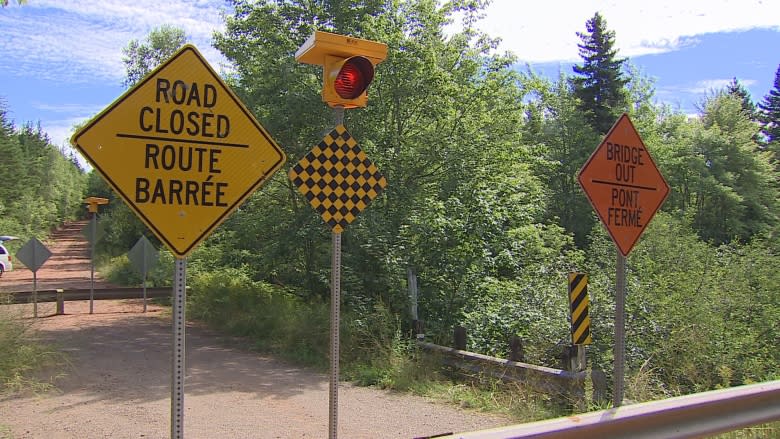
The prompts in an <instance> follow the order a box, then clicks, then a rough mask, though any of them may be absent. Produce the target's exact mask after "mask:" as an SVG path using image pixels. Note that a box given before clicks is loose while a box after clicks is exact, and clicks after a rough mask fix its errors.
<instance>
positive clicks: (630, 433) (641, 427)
mask: <svg viewBox="0 0 780 439" xmlns="http://www.w3.org/2000/svg"><path fill="white" fill-rule="evenodd" d="M777 420H780V380H779V381H769V382H766V383H759V384H751V385H746V386H740V387H732V388H729V389H722V390H714V391H710V392H704V393H696V394H693V395H686V396H680V397H676V398H669V399H664V400H660V401H652V402H646V403H641V404H634V405H626V406H622V407H618V408H615V409H609V410H602V411H598V412H592V413H584V414H580V415H574V416H569V417H565V418H558V419H551V420H548V421H539V422H532V423H528V424H520V425H514V426H508V427H502V428H494V429H490V430H482V431H474V432H470V433H459V434H450V435H443V436H437V437H441V438H457V439H472V438H479V439H509V438H512V439H515V438H517V439H520V438H535V439H544V438H556V439H582V438H610V439H629V438H630V439H651V438H652V439H658V438H664V439H683V438H697V437H706V436H709V435H713V434H718V433H724V432H728V431H732V430H736V429H739V428H743V427H749V426H751V425H758V424H764V423H768V422H773V421H777ZM767 437H769V436H767Z"/></svg>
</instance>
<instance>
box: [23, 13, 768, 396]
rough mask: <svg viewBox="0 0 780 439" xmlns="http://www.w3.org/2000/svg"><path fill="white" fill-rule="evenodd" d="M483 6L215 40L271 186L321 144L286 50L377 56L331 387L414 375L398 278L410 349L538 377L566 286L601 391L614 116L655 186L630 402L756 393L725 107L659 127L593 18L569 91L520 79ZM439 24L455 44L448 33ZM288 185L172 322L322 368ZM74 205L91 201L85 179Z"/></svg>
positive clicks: (742, 149) (751, 226) (737, 178)
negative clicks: (322, 43)
mask: <svg viewBox="0 0 780 439" xmlns="http://www.w3.org/2000/svg"><path fill="white" fill-rule="evenodd" d="M483 3H484V2H481V1H453V2H444V3H441V4H440V3H438V2H435V1H432V0H402V1H368V2H314V3H312V2H306V1H295V0H293V1H272V0H261V1H258V2H250V1H243V0H236V1H234V2H233V11H234V13H233V14H232V15H231V16H227V17H226V26H225V31H224V33H221V34H218V35H216V36H215V46H216V47H217V48H218V49H219V50H220V51H222V52H223V54H225V56H226V57H227V59H228V60H230V61H231V63H232V64H233V65H234V66H235V69H234V70H233V72H232V73H231V74H230V76H229V77H228V78H227V80H228V82H229V83H230V84H231V85H232V87H233V88H234V90H235V91H236V93H237V94H238V95H239V96H240V97H241V99H242V101H243V102H244V103H245V104H246V105H247V107H248V108H249V109H250V110H251V111H252V112H253V113H254V114H255V115H256V117H257V118H258V120H259V121H260V122H261V124H262V125H263V126H264V127H265V128H266V129H267V130H268V131H269V132H270V133H271V134H272V136H273V137H274V139H275V140H276V141H277V143H279V144H280V145H281V146H282V147H283V148H284V150H285V152H286V153H287V155H288V157H289V162H288V164H287V166H292V165H293V164H294V163H295V162H297V161H298V160H299V159H300V157H301V156H303V155H304V154H306V152H308V151H309V150H310V149H311V148H312V147H313V146H314V145H315V144H316V143H318V142H319V141H320V139H321V138H322V136H323V133H324V132H326V131H329V130H330V128H332V124H333V123H332V118H333V116H332V115H331V112H330V110H329V109H328V108H327V106H326V105H324V104H323V103H322V102H321V99H320V97H319V96H318V94H319V90H320V87H321V83H322V82H321V81H322V79H321V68H320V67H318V66H311V65H303V64H299V63H297V62H296V61H295V60H294V53H295V51H296V50H297V48H298V47H300V45H301V44H302V43H303V42H304V41H305V40H306V38H308V37H309V36H310V35H311V34H312V32H313V31H314V30H315V29H318V30H326V31H333V32H337V33H341V34H348V35H354V36H357V37H362V38H367V39H370V40H376V41H382V42H385V43H386V44H387V45H388V57H387V59H386V60H385V61H384V62H383V63H382V64H380V65H379V66H377V71H376V78H375V80H374V82H373V84H372V85H371V87H370V88H369V90H368V93H369V105H368V107H367V108H365V109H361V110H350V111H349V112H347V114H346V116H345V119H346V126H347V127H348V129H349V130H350V132H351V133H352V134H353V135H354V137H355V138H356V139H357V140H358V143H359V144H360V146H361V148H363V149H364V151H366V153H367V155H368V156H369V157H370V158H371V159H372V160H373V161H374V162H375V163H377V165H378V167H379V168H380V169H381V170H382V172H383V173H384V174H385V176H386V177H387V179H388V183H389V185H388V188H387V189H386V190H385V192H384V193H383V194H382V195H381V196H380V197H379V198H378V199H376V200H375V201H374V202H373V203H372V205H371V206H369V207H368V208H367V209H366V210H365V211H364V212H362V213H361V214H360V216H359V218H358V219H357V220H356V221H355V222H354V223H352V224H351V225H350V226H349V227H348V228H347V230H346V231H345V232H344V233H343V234H342V279H341V287H342V288H341V289H342V297H343V300H344V314H343V316H342V321H341V325H342V326H341V329H342V336H343V343H342V359H343V360H345V361H346V363H347V364H348V365H349V367H347V369H346V371H347V374H348V375H349V376H350V377H352V378H354V379H356V380H358V381H360V382H362V383H366V384H376V385H380V386H385V387H393V388H414V387H415V386H416V385H415V384H411V383H412V382H413V381H414V377H417V376H422V373H421V372H420V369H419V365H420V364H422V363H421V358H420V357H419V355H418V353H417V352H416V351H415V350H414V349H413V348H412V347H411V344H410V342H409V341H408V339H407V338H406V333H407V332H408V320H409V317H410V316H409V315H408V311H407V309H408V308H409V303H408V300H409V299H408V297H407V291H406V285H405V278H406V276H405V273H406V270H407V268H410V267H411V268H413V269H414V271H415V272H416V273H417V274H418V284H419V303H418V311H419V315H420V318H421V319H423V320H424V321H425V322H426V334H428V336H429V338H430V339H432V340H435V341H438V342H441V343H444V344H448V343H449V340H450V338H451V333H452V328H453V326H455V325H463V326H465V327H467V329H468V332H469V348H470V349H473V350H476V351H478V352H482V353H486V354H494V355H497V356H504V355H505V353H506V349H507V341H508V339H509V337H510V336H512V335H519V336H521V337H522V339H523V341H524V345H525V353H526V356H527V358H528V359H529V360H531V361H534V362H538V363H539V364H544V365H548V366H554V367H558V366H559V362H558V354H559V351H560V349H561V347H562V345H564V344H568V343H569V337H570V335H569V333H568V331H569V323H568V301H567V298H566V274H567V272H569V271H573V270H577V271H586V272H587V273H589V275H590V279H591V280H590V286H589V291H590V294H591V312H590V315H591V319H592V332H593V338H594V344H593V345H591V346H590V347H589V348H588V352H589V353H588V356H589V362H590V364H591V366H593V367H596V368H600V369H602V370H604V371H606V372H608V373H611V372H610V371H611V370H612V360H613V359H612V355H613V353H612V348H613V343H614V342H613V340H614V332H615V328H614V288H615V287H614V285H615V273H614V271H615V270H614V267H615V249H614V245H613V243H612V242H611V241H610V238H609V236H608V235H607V234H606V232H605V231H604V229H603V227H602V226H601V224H597V223H596V217H595V215H594V214H593V213H592V209H591V208H590V206H589V205H588V203H587V200H586V198H585V197H584V196H583V195H582V194H581V191H580V188H579V186H578V184H577V182H576V175H577V172H578V171H579V169H580V168H581V166H582V164H583V163H584V162H585V160H587V158H588V157H589V155H590V153H591V152H592V151H593V149H594V148H595V147H596V146H597V145H598V143H599V142H600V140H601V136H602V135H603V134H604V133H605V132H606V131H607V130H608V129H609V128H610V127H611V126H612V124H613V123H614V122H615V120H616V119H617V114H618V113H621V112H623V111H627V112H628V113H629V114H630V115H631V118H632V120H633V122H634V124H635V125H636V126H637V129H638V131H639V132H640V134H641V136H642V139H643V141H644V143H645V145H646V146H647V148H648V150H649V151H650V153H651V154H652V155H653V157H654V160H655V161H656V163H657V164H658V166H659V168H660V170H661V173H662V174H663V175H664V176H665V178H666V179H667V181H668V182H669V184H670V186H671V187H672V192H671V194H670V196H669V199H668V200H667V201H666V203H665V205H664V206H663V211H662V212H661V213H659V214H658V215H657V216H656V218H655V219H654V221H653V222H652V223H651V224H650V226H649V228H648V229H647V231H646V232H645V234H644V237H643V238H642V240H641V241H640V242H639V244H638V245H637V246H636V248H635V249H634V250H633V252H632V255H631V257H630V258H629V261H628V276H627V315H628V318H627V324H626V330H627V338H626V340H627V367H628V371H629V374H628V376H630V377H632V383H631V385H629V386H628V390H629V392H630V393H631V394H630V396H629V397H633V398H637V399H644V398H647V397H653V396H657V395H670V394H676V393H681V392H690V391H695V390H699V389H709V388H715V387H719V386H727V385H734V384H739V383H744V382H751V381H758V380H764V379H770V378H773V377H776V375H777V372H776V371H777V368H778V364H780V362H779V361H778V360H779V359H778V357H777V354H776V353H775V352H774V351H775V350H774V349H772V346H776V345H777V343H778V340H777V337H776V336H777V334H778V333H779V332H780V331H778V328H777V326H776V322H777V321H779V320H780V319H778V317H780V316H778V315H777V314H778V312H779V311H778V310H779V309H780V306H778V303H777V299H776V297H777V295H776V294H775V293H773V291H776V290H777V287H778V285H777V283H778V279H777V275H776V274H775V273H774V272H773V271H772V267H774V266H776V265H777V258H778V253H777V252H778V251H780V248H779V247H778V244H777V240H776V239H775V237H776V234H777V232H778V221H777V215H778V205H777V199H778V197H777V178H778V174H777V170H776V169H773V167H772V166H771V165H772V162H771V159H772V157H771V156H770V153H769V152H767V150H770V151H771V145H770V148H766V145H764V144H763V143H762V142H761V141H760V140H757V139H760V136H757V134H758V133H759V128H760V127H759V126H758V125H757V124H756V122H754V121H751V118H750V116H749V115H748V114H746V112H745V100H744V96H742V95H741V94H740V90H739V89H738V87H736V88H735V87H732V89H733V90H724V91H721V92H718V93H716V94H714V95H713V96H710V97H709V98H708V99H707V100H706V101H705V103H704V105H703V106H702V110H703V111H702V114H701V116H700V117H699V118H696V119H691V120H689V119H688V118H687V117H686V116H685V115H683V114H679V113H675V112H673V111H672V110H671V109H669V108H667V107H661V106H657V105H655V104H654V103H653V102H652V96H653V85H652V82H651V81H650V80H648V79H647V78H644V77H643V76H642V75H641V73H640V72H638V71H637V70H636V69H635V68H632V67H631V66H630V65H626V63H625V61H626V60H623V59H617V58H616V52H615V51H614V49H613V45H614V38H615V35H614V33H613V32H611V31H609V30H608V29H607V27H606V22H605V21H604V20H603V18H602V17H601V16H600V15H598V14H596V15H595V16H594V17H593V18H592V19H591V20H589V21H588V22H587V23H586V29H587V32H586V33H582V34H579V35H580V38H581V40H582V44H581V45H580V47H581V54H582V56H583V61H584V63H583V65H582V66H578V67H577V69H578V70H575V72H576V73H577V74H578V75H579V76H578V77H571V76H567V75H564V74H561V76H560V77H559V78H558V79H557V81H553V82H550V81H547V80H544V79H542V78H540V77H538V76H536V75H534V74H533V72H527V73H520V72H519V71H518V70H517V69H516V67H515V66H514V64H515V62H516V60H515V59H514V57H513V56H512V55H511V54H498V53H497V52H496V50H495V49H496V47H497V45H496V41H494V40H492V39H491V38H489V37H488V36H487V35H483V34H480V33H479V32H477V31H475V30H474V26H473V25H474V23H475V20H476V19H477V17H478V16H479V14H480V12H481V10H482V8H483V7H484V4H483ZM458 14H459V15H460V16H462V17H464V18H463V30H462V31H461V32H459V33H455V34H452V35H448V34H446V33H445V32H444V26H445V25H447V24H449V23H451V22H452V20H453V19H454V17H456V16H458ZM735 84H736V81H735ZM583 110H585V111H583ZM766 126H767V125H765V126H764V127H765V128H766ZM11 160H15V158H14V157H12V156H9V161H11ZM285 174H286V173H285V172H284V170H283V171H281V172H279V173H278V174H277V175H275V176H274V177H273V178H271V179H270V180H269V181H268V182H267V184H266V185H265V187H264V188H263V189H262V190H261V191H258V192H257V193H255V194H253V195H252V196H251V197H250V198H249V199H248V200H247V201H246V202H245V203H244V204H243V205H242V206H241V207H240V208H239V209H238V210H237V211H236V212H235V213H234V214H233V215H231V217H230V218H228V219H227V220H226V221H225V222H224V223H223V224H222V225H221V226H220V227H219V228H218V229H217V230H216V231H215V232H214V233H213V234H212V236H210V237H209V238H208V239H207V240H206V241H205V242H204V243H203V244H201V245H200V246H199V247H198V249H197V250H196V251H195V252H194V253H193V254H192V255H191V257H190V258H188V273H189V276H190V279H192V280H193V282H192V283H191V284H192V286H193V294H192V295H191V303H190V306H191V311H192V314H191V315H193V316H195V317H198V318H200V319H203V320H205V321H207V322H210V323H212V324H214V325H215V326H217V327H219V328H222V329H224V330H226V331H230V332H231V333H233V334H237V335H241V336H246V337H250V338H251V340H253V341H254V342H255V343H256V344H257V346H258V347H260V348H262V349H267V350H270V351H272V352H277V353H282V354H286V355H288V356H289V357H292V358H295V359H298V360H301V361H304V362H306V363H308V364H318V365H323V362H324V361H325V359H326V358H327V352H326V348H327V341H326V340H325V337H326V336H325V334H327V332H328V331H327V328H328V325H329V322H328V311H327V306H326V305H327V303H328V296H329V291H330V286H329V281H330V276H331V274H330V273H331V272H330V270H331V267H330V264H331V247H330V239H329V238H330V233H329V230H328V229H327V228H326V227H325V226H324V224H323V223H322V220H321V219H320V218H319V216H318V215H317V214H316V213H315V212H314V211H313V209H311V207H310V206H309V205H308V203H307V202H306V200H305V199H304V198H303V197H301V196H300V194H298V193H297V191H296V190H295V188H294V187H293V186H292V185H291V184H290V182H289V181H288V179H287V178H286V175H285ZM89 187H90V190H91V191H93V192H95V193H94V194H93V195H98V196H100V195H102V196H108V197H111V193H110V191H109V190H108V188H107V187H105V185H102V186H101V182H100V181H99V180H97V181H95V179H94V178H93V179H92V180H90V186H89ZM110 206H111V207H110V208H109V209H107V210H106V212H105V213H104V214H103V220H104V221H106V222H107V223H109V224H108V225H107V238H106V246H105V248H106V250H105V251H106V252H107V253H108V254H112V255H120V254H122V253H123V252H126V251H127V250H128V249H129V248H130V247H131V246H132V245H133V244H134V243H135V241H136V240H137V239H138V237H139V236H140V234H141V233H143V231H144V230H145V227H143V225H141V224H140V223H139V222H137V220H135V219H134V216H133V215H131V213H130V211H129V210H128V209H127V208H125V207H124V206H123V205H122V203H121V202H119V201H118V200H115V199H112V203H111V204H110ZM164 254H165V255H166V258H168V259H166V263H165V264H163V266H164V267H166V268H164V269H161V270H163V271H161V273H165V271H164V270H169V269H170V265H171V264H170V261H171V258H170V254H168V253H164ZM117 266H118V267H119V268H118V269H117V272H122V271H123V270H125V268H122V267H123V265H122V262H121V261H119V263H117ZM127 275H128V276H129V273H128V274H127ZM164 276H165V275H163V277H164ZM168 278H170V276H169V275H168ZM160 279H162V278H160ZM135 281H137V279H135ZM289 357H288V358H289ZM453 393H458V391H453ZM463 394H464V395H469V392H468V391H465V390H464V392H463ZM458 395H460V394H459V393H458ZM479 398H481V396H479V397H477V396H468V397H466V396H456V397H453V399H458V400H460V401H466V402H465V403H467V404H479V403H478V402H477V400H478V399H479Z"/></svg>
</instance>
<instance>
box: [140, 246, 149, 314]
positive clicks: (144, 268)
mask: <svg viewBox="0 0 780 439" xmlns="http://www.w3.org/2000/svg"><path fill="white" fill-rule="evenodd" d="M146 251H147V247H146V242H145V241H144V243H143V252H141V255H143V262H142V266H143V269H142V270H141V271H143V272H144V312H146V271H147V270H148V268H147V266H146Z"/></svg>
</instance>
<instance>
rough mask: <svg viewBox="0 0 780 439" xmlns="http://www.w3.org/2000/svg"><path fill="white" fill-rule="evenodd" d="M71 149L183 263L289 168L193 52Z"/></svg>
mask: <svg viewBox="0 0 780 439" xmlns="http://www.w3.org/2000/svg"><path fill="white" fill-rule="evenodd" d="M71 143H72V144H73V145H74V146H75V147H76V149H78V150H79V151H80V152H81V153H82V154H83V155H84V156H85V157H86V158H87V159H88V160H89V161H90V162H91V163H92V165H93V166H94V167H95V169H96V170H97V171H98V172H99V173H100V174H101V175H102V176H103V178H104V179H105V180H106V181H107V182H108V183H109V184H110V185H111V187H112V188H113V189H114V190H115V191H116V192H117V193H118V194H119V195H120V196H121V197H122V198H123V199H124V200H125V202H126V203H127V204H128V205H129V206H130V207H131V208H132V209H133V210H134V211H135V213H136V214H137V215H138V216H139V217H140V218H141V219H142V220H143V221H144V223H146V225H147V226H149V228H150V229H151V230H152V231H153V232H154V233H155V235H157V237H158V238H160V240H161V241H162V242H164V243H165V244H166V246H167V247H168V248H169V249H170V250H171V251H172V252H173V253H174V254H175V255H177V256H178V257H185V256H186V255H187V254H189V253H190V252H191V251H192V250H193V248H194V247H195V246H196V245H197V244H198V243H199V242H200V241H201V240H203V239H204V238H206V237H207V236H208V235H209V234H210V233H211V232H212V231H213V230H214V229H215V228H216V227H217V226H218V225H219V224H221V223H222V221H224V220H225V219H226V218H227V217H228V216H229V215H230V213H231V212H233V210H235V209H236V208H237V207H238V206H239V205H240V204H241V203H242V202H243V201H244V200H245V199H246V198H247V197H248V196H249V195H250V194H251V193H252V192H254V190H255V189H257V188H258V187H259V186H260V185H261V184H262V183H263V182H265V181H266V180H267V179H268V178H270V177H271V176H272V175H273V174H274V173H275V172H276V171H277V170H278V169H279V168H280V167H281V166H282V164H283V163H284V161H285V155H284V153H283V152H282V150H281V149H280V148H279V146H278V145H276V143H275V142H274V141H273V139H271V136H270V135H269V134H268V133H267V132H266V131H265V129H263V127H262V126H260V124H259V123H257V121H256V120H255V118H254V117H253V116H252V114H251V113H250V112H249V110H248V109H247V108H246V107H245V106H244V105H243V104H242V103H241V101H239V99H238V97H236V95H235V94H234V93H233V92H232V91H231V90H230V88H228V86H227V85H226V84H225V83H224V82H223V81H222V80H221V79H220V78H219V76H218V75H217V74H216V73H215V72H214V70H213V69H212V68H211V66H209V64H208V63H207V62H206V60H205V59H204V58H203V56H202V55H201V54H200V53H199V52H198V50H197V49H196V48H195V47H194V46H192V45H186V46H184V47H183V48H181V49H180V50H179V51H178V52H176V54H174V55H173V56H172V57H171V58H170V59H169V60H168V61H166V62H165V63H163V64H162V65H160V67H158V68H157V69H155V70H154V71H153V72H151V73H150V74H149V75H147V76H146V77H145V78H144V79H143V80H142V81H141V82H140V83H138V84H137V85H136V86H135V87H133V88H132V89H130V90H128V91H127V92H126V93H125V94H124V95H122V96H121V97H120V98H119V99H117V100H116V101H115V102H114V103H113V104H111V105H110V106H109V107H108V108H106V109H105V110H103V112H101V113H100V114H99V115H97V116H96V117H95V118H94V119H92V120H91V121H90V122H89V123H87V125H85V126H84V127H83V128H82V129H80V130H79V131H78V132H77V133H76V134H74V135H73V138H72V139H71Z"/></svg>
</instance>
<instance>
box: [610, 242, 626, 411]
mask: <svg viewBox="0 0 780 439" xmlns="http://www.w3.org/2000/svg"><path fill="white" fill-rule="evenodd" d="M625 303H626V257H625V256H623V254H622V253H620V251H619V250H618V251H617V273H616V274H615V353H614V357H615V364H614V375H615V389H614V391H613V392H612V406H613V407H620V406H621V405H622V404H623V383H624V380H625V378H624V372H623V368H624V365H625V354H626V306H625Z"/></svg>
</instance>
